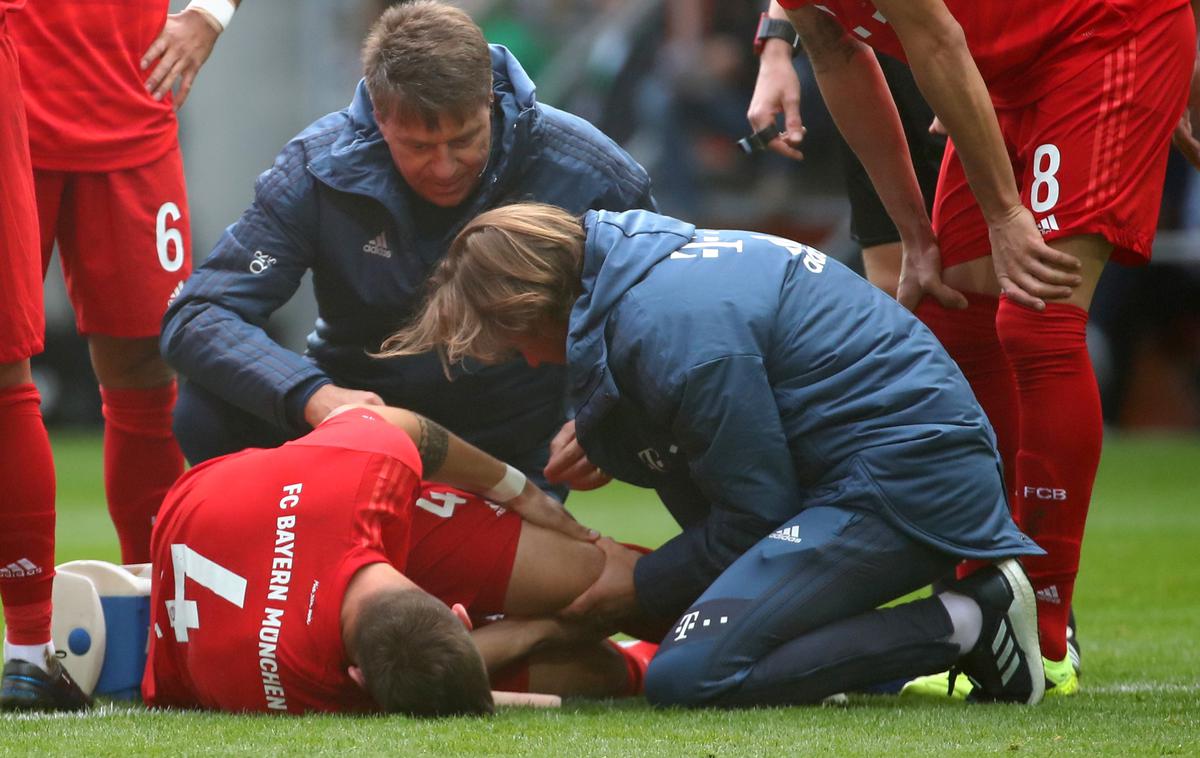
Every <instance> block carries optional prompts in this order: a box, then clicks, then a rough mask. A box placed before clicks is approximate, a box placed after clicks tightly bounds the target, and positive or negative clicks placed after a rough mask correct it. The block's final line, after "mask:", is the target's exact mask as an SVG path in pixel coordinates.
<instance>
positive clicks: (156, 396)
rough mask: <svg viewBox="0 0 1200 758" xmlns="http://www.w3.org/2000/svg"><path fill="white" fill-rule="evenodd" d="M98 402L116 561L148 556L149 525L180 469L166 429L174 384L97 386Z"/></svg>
mask: <svg viewBox="0 0 1200 758" xmlns="http://www.w3.org/2000/svg"><path fill="white" fill-rule="evenodd" d="M100 398H101V400H103V402H104V420H105V425H104V490H105V493H106V494H107V495H108V513H109V515H110V516H112V520H113V525H114V526H115V527H116V528H117V538H118V539H119V540H120V541H121V560H122V561H124V562H125V563H144V562H146V561H149V560H150V529H151V527H152V526H153V525H154V516H155V515H156V514H157V513H158V507H159V506H160V505H161V504H162V501H163V497H164V496H165V495H166V494H167V490H168V489H170V488H171V485H172V484H174V483H175V480H176V479H178V478H179V475H180V474H182V473H183V453H181V452H180V451H179V445H178V443H176V441H175V437H174V435H173V434H172V432H171V410H172V409H173V408H174V407H175V382H171V383H170V384H167V385H164V386H162V387H152V388H150V389H110V388H107V387H101V388H100Z"/></svg>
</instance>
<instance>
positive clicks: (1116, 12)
mask: <svg viewBox="0 0 1200 758" xmlns="http://www.w3.org/2000/svg"><path fill="white" fill-rule="evenodd" d="M945 2H946V7H947V8H948V9H949V11H950V13H951V15H953V16H954V18H955V20H957V21H958V23H959V25H960V26H961V27H962V29H963V33H964V34H965V35H966V38H967V47H969V48H970V50H971V57H972V58H974V59H975V64H976V65H977V66H978V67H979V73H980V74H981V75H982V76H983V79H984V81H985V82H986V83H987V88H988V93H989V94H990V95H991V96H992V100H993V101H994V102H995V104H996V107H998V108H1011V107H1018V106H1023V105H1026V104H1028V103H1031V102H1034V101H1035V100H1038V99H1040V98H1041V97H1042V96H1043V95H1045V94H1046V93H1047V92H1050V91H1052V90H1054V89H1056V88H1057V87H1059V86H1061V85H1062V84H1064V83H1065V82H1067V81H1070V80H1071V79H1072V78H1073V77H1074V76H1075V75H1077V74H1078V73H1079V72H1081V71H1083V70H1085V69H1087V68H1088V67H1090V66H1092V65H1094V64H1095V63H1096V62H1097V61H1099V60H1100V59H1101V58H1103V56H1104V54H1105V53H1106V52H1108V51H1109V50H1111V49H1112V48H1113V47H1115V46H1117V45H1119V44H1121V43H1122V42H1124V41H1125V40H1127V39H1128V38H1129V37H1130V36H1131V35H1132V34H1133V31H1134V30H1135V29H1137V28H1139V27H1140V26H1142V25H1144V24H1147V23H1149V22H1151V21H1153V20H1155V19H1157V18H1159V17H1160V16H1162V15H1164V14H1166V13H1170V12H1172V11H1175V10H1177V9H1179V8H1182V7H1185V6H1187V4H1188V0H1071V1H1070V2H1063V1H1061V0H1004V2H981V0H945ZM780 4H781V5H783V7H785V8H799V7H802V6H805V5H811V6H813V7H814V8H816V9H817V10H819V11H822V12H824V13H827V14H829V15H830V16H832V17H834V18H835V19H837V21H838V23H839V24H841V25H842V26H843V27H844V28H845V29H846V30H847V31H848V32H850V33H851V35H852V36H854V37H855V38H857V39H859V40H861V41H863V42H865V43H866V44H868V45H870V46H871V47H873V48H875V49H876V50H879V51H881V52H884V53H887V54H888V55H891V56H893V57H895V58H899V59H900V60H907V58H906V57H905V54H904V48H903V47H902V46H901V44H900V40H899V38H898V37H897V36H896V33H895V32H894V31H893V30H892V28H891V26H890V25H889V24H888V21H887V18H886V17H885V16H884V14H883V13H881V12H880V11H879V10H878V9H877V8H876V7H875V6H874V5H873V4H872V3H870V2H868V0H780Z"/></svg>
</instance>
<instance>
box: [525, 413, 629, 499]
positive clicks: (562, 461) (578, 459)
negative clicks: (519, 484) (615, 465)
mask: <svg viewBox="0 0 1200 758" xmlns="http://www.w3.org/2000/svg"><path fill="white" fill-rule="evenodd" d="M542 473H544V474H545V475H546V481H548V482H550V483H551V484H558V483H559V482H563V483H565V484H566V485H567V486H568V487H570V488H571V489H573V490H594V489H596V488H597V487H603V486H604V485H606V484H608V483H609V482H611V481H612V477H611V476H609V475H608V474H606V473H604V472H603V471H601V470H600V469H598V468H596V466H594V465H593V464H592V462H591V461H589V460H588V459H587V453H585V452H584V451H583V446H582V445H580V444H579V440H578V439H576V437H575V419H571V420H570V421H568V422H567V423H565V424H563V427H562V429H559V430H558V434H556V435H554V439H552V440H550V461H549V462H548V463H547V464H546V468H545V469H543V470H542Z"/></svg>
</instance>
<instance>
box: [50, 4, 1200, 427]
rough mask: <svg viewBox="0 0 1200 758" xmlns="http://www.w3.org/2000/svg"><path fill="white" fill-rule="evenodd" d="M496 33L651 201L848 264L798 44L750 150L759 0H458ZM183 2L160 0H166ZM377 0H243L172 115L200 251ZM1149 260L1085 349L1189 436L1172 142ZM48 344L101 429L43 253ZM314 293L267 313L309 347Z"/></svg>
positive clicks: (54, 394)
mask: <svg viewBox="0 0 1200 758" xmlns="http://www.w3.org/2000/svg"><path fill="white" fill-rule="evenodd" d="M458 2H459V5H460V6H461V7H463V8H464V9H466V10H467V11H468V12H469V13H471V15H472V16H473V17H474V18H475V19H476V21H478V22H479V24H480V25H481V26H482V27H483V30H484V33H485V35H486V36H487V38H488V40H489V41H491V42H494V43H499V44H503V45H506V46H508V47H509V48H510V49H511V50H512V51H513V53H514V54H515V55H516V57H517V58H518V59H519V60H520V61H521V62H522V64H523V65H524V67H525V68H526V70H527V71H528V72H529V74H530V76H531V77H532V78H533V80H534V81H535V82H536V83H537V85H538V99H539V100H540V101H541V102H544V103H548V104H550V105H554V106H557V107H560V108H563V109H565V110H568V111H571V112H573V113H576V114H578V115H580V116H583V117H584V118H587V119H588V120H590V121H592V122H593V123H594V124H596V125H597V126H598V127H600V128H601V129H602V130H603V131H604V132H606V133H607V134H608V135H610V136H611V137H613V138H614V139H615V140H617V141H618V142H620V143H621V144H622V145H623V146H624V147H625V148H626V149H627V150H629V152H630V153H632V154H633V156H634V157H635V158H637V159H638V160H639V161H641V162H642V164H643V165H644V166H645V167H646V168H647V169H648V170H649V172H650V175H651V177H652V178H653V180H654V186H655V196H656V198H657V200H658V202H659V206H660V209H661V211H662V212H663V213H667V214H669V215H675V216H679V217H682V218H686V219H688V220H689V221H693V222H695V223H696V224H697V225H700V226H707V227H714V228H739V229H756V230H761V231H766V232H770V233H774V234H779V235H781V236H785V237H789V238H793V239H797V240H800V241H803V242H805V243H808V244H811V245H814V246H816V247H818V248H820V249H821V250H823V251H824V252H826V253H828V254H830V255H832V256H834V257H835V258H838V259H839V260H841V261H843V262H845V263H847V264H849V265H851V266H852V267H859V266H860V264H859V260H858V259H859V251H858V249H857V247H856V245H855V244H854V242H853V241H852V240H851V239H850V235H849V208H848V205H847V203H846V200H845V196H844V191H843V187H842V172H841V170H840V156H839V151H840V150H841V149H843V148H842V146H841V144H840V142H839V140H838V139H837V137H836V128H835V127H834V125H833V123H832V121H831V120H830V119H829V116H828V115H827V113H826V111H825V108H824V106H823V104H822V103H821V99H820V94H819V93H818V92H817V88H816V85H815V83H814V82H813V79H812V74H811V72H810V71H809V69H808V64H807V61H806V60H805V59H804V57H803V56H802V55H801V56H798V57H797V58H796V66H797V70H798V72H799V73H800V77H801V81H802V83H803V85H804V89H803V92H804V100H803V103H802V115H803V118H804V121H805V124H806V126H807V128H808V132H807V136H806V138H805V146H804V153H805V160H804V161H803V162H792V161H789V160H786V159H784V158H781V157H779V156H776V155H774V154H771V153H765V154H758V155H753V156H747V155H745V154H744V153H742V152H741V150H740V149H739V148H738V147H737V146H736V144H735V142H736V140H737V139H739V138H741V137H744V136H746V135H747V134H748V132H749V128H748V126H747V123H746V117H745V112H746V108H747V106H748V105H749V102H750V97H751V93H752V92H753V89H754V81H755V76H756V74H757V69H758V62H757V59H756V58H755V57H754V53H753V51H752V49H751V40H752V38H753V36H754V30H755V27H756V25H757V22H758V16H759V13H760V12H761V11H762V10H764V9H765V7H766V2H765V0H458ZM184 4H186V3H185V2H175V1H173V2H172V4H171V5H172V10H177V9H178V8H179V7H182V5H184ZM388 4H389V3H388V2H386V1H385V0H339V1H338V2H329V0H246V2H244V3H243V7H242V9H241V10H239V11H238V14H237V18H236V21H235V22H234V23H233V24H232V25H231V27H230V29H229V31H228V32H226V33H225V34H224V35H222V37H221V39H220V41H219V42H218V50H219V53H218V54H216V55H214V56H213V58H212V59H211V60H210V61H209V63H208V64H207V65H206V66H205V68H204V70H203V71H202V73H201V74H200V77H199V78H198V80H197V84H196V86H195V89H194V90H193V93H192V95H191V97H190V98H189V100H188V102H187V104H186V106H185V107H184V108H183V109H182V111H181V112H180V122H181V126H180V130H181V131H180V138H181V143H182V145H183V151H184V162H185V167H186V171H187V178H188V191H189V198H190V203H191V209H192V229H193V235H194V250H195V257H196V263H197V264H198V263H199V262H200V261H201V260H202V259H203V258H204V256H205V255H206V254H207V252H208V251H209V250H210V249H211V248H212V246H213V244H214V243H215V242H216V240H217V238H218V237H219V236H220V234H221V232H222V230H223V229H224V228H225V227H226V226H227V225H228V224H230V223H232V222H233V221H234V220H235V219H236V218H237V217H238V216H239V215H240V213H241V212H242V210H243V209H244V208H245V207H246V206H247V205H248V204H249V202H250V199H251V197H252V190H253V183H254V178H255V177H256V176H257V174H258V173H259V172H260V171H262V170H264V169H265V168H267V167H268V166H269V165H270V163H271V160H272V159H273V158H274V156H275V154H276V153H277V152H278V150H279V148H281V147H282V146H283V144H284V143H285V142H286V141H287V140H288V139H289V138H290V137H291V136H292V135H294V134H295V133H296V132H298V131H299V130H300V129H302V128H303V127H304V126H306V125H307V124H308V123H310V122H311V121H313V120H314V119H316V118H317V117H318V116H320V115H322V114H324V113H326V112H328V111H332V110H337V109H339V108H342V107H344V106H345V105H346V104H347V103H348V102H349V101H350V98H351V95H352V94H353V91H354V85H355V83H356V82H357V80H358V78H359V76H360V73H359V70H360V67H359V61H358V51H359V44H360V42H361V40H362V37H363V35H364V34H365V32H366V30H367V28H368V26H369V25H370V23H371V21H373V20H374V19H375V17H376V16H377V15H378V14H379V13H380V12H381V11H382V10H383V8H385V7H386V6H387V5H388ZM1166 181H1167V187H1166V192H1165V194H1164V199H1163V204H1164V206H1163V209H1162V216H1161V221H1160V232H1159V237H1158V240H1157V242H1156V245H1155V250H1154V262H1153V263H1152V264H1151V265H1149V266H1146V267H1143V268H1140V269H1128V268H1122V267H1119V266H1116V265H1113V264H1110V266H1109V269H1108V270H1107V271H1106V272H1105V275H1104V277H1103V279H1102V280H1101V284H1100V289H1099V291H1098V292H1097V296H1096V301H1095V304H1094V306H1093V308H1092V319H1091V325H1090V332H1089V347H1090V349H1091V352H1092V358H1093V362H1094V364H1095V366H1096V372H1097V378H1098V380H1099V383H1100V388H1101V395H1102V400H1103V403H1104V413H1105V420H1106V422H1107V423H1108V424H1109V425H1110V426H1112V427H1116V428H1121V429H1131V430H1132V429H1167V430H1177V431H1185V432H1192V433H1198V432H1200V173H1197V172H1194V171H1192V170H1191V169H1190V167H1188V166H1187V164H1186V163H1185V162H1184V161H1183V160H1182V158H1181V157H1180V156H1179V155H1178V154H1175V153H1173V154H1172V156H1171V163H1170V166H1169V168H1168V172H1167V180H1166ZM46 305H47V342H46V352H45V354H43V355H42V356H40V357H38V358H36V359H35V360H34V369H35V375H36V380H37V382H38V385H39V387H40V388H41V391H42V397H43V398H44V405H43V410H44V413H45V417H46V420H47V423H50V424H75V425H99V424H100V422H101V417H100V399H99V395H98V393H97V390H96V387H95V381H94V379H93V378H92V374H91V370H90V366H89V365H88V362H87V361H88V359H87V351H86V350H85V349H83V344H82V338H79V337H78V336H76V335H75V333H74V328H73V321H72V317H71V315H70V306H69V305H68V303H67V300H66V296H65V293H64V292H63V287H62V283H61V278H60V277H59V274H58V273H57V266H52V267H51V279H50V284H49V285H48V292H47V303H46ZM314 318H315V305H314V304H313V300H312V297H311V294H309V291H308V290H307V289H302V291H301V293H300V294H299V295H298V296H297V297H296V298H295V299H294V300H293V302H292V303H290V304H289V305H288V306H287V307H286V308H284V309H283V310H281V311H280V312H279V313H277V314H276V316H275V317H274V319H273V322H272V324H271V329H272V332H273V334H274V335H275V336H276V338H277V339H278V340H279V341H281V342H282V343H284V344H286V345H288V346H289V347H292V348H294V349H297V350H301V349H303V344H304V336H305V335H306V334H307V332H308V331H309V330H310V329H311V326H312V323H313V320H314Z"/></svg>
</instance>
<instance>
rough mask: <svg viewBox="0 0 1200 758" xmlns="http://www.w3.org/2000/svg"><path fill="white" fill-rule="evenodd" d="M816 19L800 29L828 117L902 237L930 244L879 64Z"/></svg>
mask: <svg viewBox="0 0 1200 758" xmlns="http://www.w3.org/2000/svg"><path fill="white" fill-rule="evenodd" d="M809 10H811V9H809ZM798 13H799V12H798ZM816 13H817V18H809V19H806V20H802V21H801V26H800V27H798V28H799V29H800V33H801V39H802V40H803V41H804V43H805V47H806V49H808V50H809V56H810V60H811V61H812V64H813V71H814V73H815V74H816V78H817V85H818V87H819V88H820V90H821V96H822V97H823V98H824V100H825V104H826V106H827V107H828V109H829V113H830V115H832V116H833V119H834V122H835V123H836V124H837V126H838V129H839V131H841V133H842V136H843V137H844V138H845V139H846V143H847V144H848V145H849V146H850V148H851V149H852V150H854V153H855V155H857V156H858V158H859V160H860V161H861V162H862V164H863V167H864V168H865V169H866V171H867V174H868V175H869V176H870V177H871V182H872V184H874V186H875V190H876V192H877V193H878V194H879V198H880V200H881V201H882V202H883V205H884V208H885V209H886V210H887V212H888V215H889V216H890V217H891V218H892V221H893V222H894V223H895V224H896V227H897V229H898V230H899V232H900V235H901V237H902V238H903V239H904V240H906V241H908V242H911V243H917V242H923V241H925V240H928V239H930V238H932V235H933V232H932V227H931V225H930V222H929V216H928V213H927V212H926V210H925V202H924V199H923V197H922V195H921V188H920V185H919V184H918V182H917V177H916V174H915V173H914V172H913V167H912V159H911V157H910V156H909V152H908V142H907V140H906V139H905V137H904V128H903V126H902V125H901V123H900V116H899V114H898V113H897V111H896V104H895V102H894V101H893V99H892V95H891V92H890V91H889V90H888V87H887V81H886V80H885V79H884V77H883V72H882V71H881V70H880V68H879V61H878V60H877V59H876V58H875V55H874V54H873V53H872V52H871V50H870V48H868V47H867V46H866V45H864V44H862V43H861V42H858V41H857V40H854V39H851V38H849V37H848V36H847V35H846V34H845V32H844V31H843V30H842V29H841V27H840V26H838V25H837V24H836V22H834V21H832V20H830V19H828V17H826V16H825V15H824V14H821V13H819V12H816ZM835 36H836V38H835Z"/></svg>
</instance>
